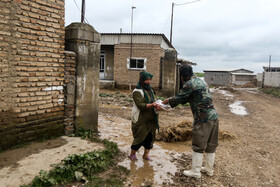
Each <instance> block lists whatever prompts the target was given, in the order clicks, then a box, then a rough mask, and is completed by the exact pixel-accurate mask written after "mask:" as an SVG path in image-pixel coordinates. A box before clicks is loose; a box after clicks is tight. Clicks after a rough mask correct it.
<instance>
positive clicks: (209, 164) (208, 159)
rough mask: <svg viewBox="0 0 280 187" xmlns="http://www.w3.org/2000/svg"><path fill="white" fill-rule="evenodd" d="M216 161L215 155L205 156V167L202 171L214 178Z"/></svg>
mask: <svg viewBox="0 0 280 187" xmlns="http://www.w3.org/2000/svg"><path fill="white" fill-rule="evenodd" d="M214 161H215V153H206V155H205V167H202V168H201V171H202V172H205V173H206V174H207V175H209V176H213V173H214V171H213V166H214Z"/></svg>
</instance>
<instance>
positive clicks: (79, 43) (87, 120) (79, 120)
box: [65, 23, 101, 133]
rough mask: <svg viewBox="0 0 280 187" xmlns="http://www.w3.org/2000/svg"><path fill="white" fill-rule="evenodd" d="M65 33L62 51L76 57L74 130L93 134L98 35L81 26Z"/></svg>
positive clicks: (95, 107)
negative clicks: (80, 129)
mask: <svg viewBox="0 0 280 187" xmlns="http://www.w3.org/2000/svg"><path fill="white" fill-rule="evenodd" d="M65 31H66V32H65V39H66V43H65V49H66V50H68V51H74V52H75V53H76V54H77V71H76V72H77V73H76V79H77V85H76V116H75V128H76V129H77V128H84V129H87V130H89V129H90V130H93V132H96V133H97V132H98V128H97V127H98V97H99V66H100V39H101V35H100V34H99V33H98V32H97V31H96V30H95V29H94V28H93V27H92V26H91V25H88V24H84V23H72V24H70V25H69V26H67V27H66V29H65Z"/></svg>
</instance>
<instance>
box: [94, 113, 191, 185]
mask: <svg viewBox="0 0 280 187" xmlns="http://www.w3.org/2000/svg"><path fill="white" fill-rule="evenodd" d="M98 118H99V119H98V120H99V121H98V124H99V127H98V129H99V131H100V133H101V138H106V139H108V140H111V141H114V142H116V143H117V144H118V146H119V148H120V149H121V150H122V151H124V152H126V153H127V154H129V152H130V145H131V142H132V141H133V138H132V133H131V128H130V124H131V121H130V120H126V119H123V118H119V117H114V116H109V115H103V114H102V115H99V117H98ZM186 151H190V146H189V145H186V143H184V144H183V143H178V144H177V143H176V144H175V143H172V144H171V143H164V142H155V144H154V147H153V149H152V150H151V152H150V156H151V158H152V160H151V161H147V160H143V159H142V155H143V152H144V148H143V147H141V148H140V149H139V151H138V152H137V154H136V156H137V158H138V160H137V161H131V160H129V159H128V158H127V159H125V160H124V161H123V162H121V163H119V164H120V165H122V166H124V167H126V168H128V169H130V170H131V178H130V180H129V181H131V183H132V185H133V186H140V185H141V184H142V183H147V182H148V183H150V184H154V185H157V186H158V185H161V184H162V183H163V181H167V180H168V181H172V180H171V177H172V176H173V175H174V174H175V172H176V171H177V168H176V165H175V164H174V163H173V162H172V158H171V156H170V153H171V152H173V153H174V152H177V153H178V152H186Z"/></svg>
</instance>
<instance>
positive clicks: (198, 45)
mask: <svg viewBox="0 0 280 187" xmlns="http://www.w3.org/2000/svg"><path fill="white" fill-rule="evenodd" d="M85 1H86V13H85V17H86V21H87V22H88V23H89V24H90V25H92V26H93V27H94V28H95V29H96V30H97V31H98V32H100V33H108V32H109V33H118V32H120V29H122V32H123V33H130V31H131V13H132V8H131V7H132V6H135V7H136V9H134V10H133V32H134V33H163V34H165V36H166V37H167V38H168V39H170V27H171V21H170V20H171V12H172V11H171V10H172V2H174V3H175V6H174V18H173V36H172V44H173V46H174V47H175V49H176V50H177V52H178V53H179V55H178V57H179V58H184V59H186V60H188V61H191V62H195V63H197V64H198V65H197V66H194V71H195V72H203V70H205V69H217V68H218V69H225V68H226V69H229V68H237V69H239V68H244V69H248V70H251V71H254V73H260V72H262V70H263V68H262V67H263V66H268V65H269V55H271V67H273V66H280V0H200V1H197V2H193V1H195V0H173V1H172V0H119V1H116V0H102V1H100V0H85ZM75 2H76V3H75ZM81 2H82V1H81V0H66V1H65V4H66V6H65V9H66V10H65V12H66V17H65V25H66V26H67V25H69V24H70V23H72V22H80V20H81V13H80V9H79V8H81ZM188 2H193V3H189V4H184V3H188ZM78 7H79V8H78Z"/></svg>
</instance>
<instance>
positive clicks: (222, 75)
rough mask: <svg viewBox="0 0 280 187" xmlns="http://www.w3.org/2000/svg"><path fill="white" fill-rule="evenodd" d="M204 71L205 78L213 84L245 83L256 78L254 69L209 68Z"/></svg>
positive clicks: (209, 83)
mask: <svg viewBox="0 0 280 187" xmlns="http://www.w3.org/2000/svg"><path fill="white" fill-rule="evenodd" d="M203 71H204V73H205V75H204V80H205V81H206V82H207V84H208V85H213V86H229V85H244V84H246V83H248V82H251V81H253V80H254V79H255V78H256V75H255V74H254V72H253V71H250V70H246V69H209V70H203Z"/></svg>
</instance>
